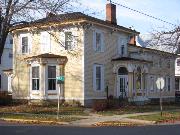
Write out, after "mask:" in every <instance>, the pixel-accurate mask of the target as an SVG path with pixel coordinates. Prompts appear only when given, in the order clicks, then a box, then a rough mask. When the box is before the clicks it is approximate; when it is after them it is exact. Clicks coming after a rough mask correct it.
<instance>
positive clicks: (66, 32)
mask: <svg viewBox="0 0 180 135" xmlns="http://www.w3.org/2000/svg"><path fill="white" fill-rule="evenodd" d="M68 33H71V34H70V35H71V36H70V37H71V40H67V39H70V38H67V36H66V34H68ZM73 42H74V38H73V32H72V31H65V32H64V48H65V50H72V49H73ZM67 43H71V44H70V46H69V45H67Z"/></svg>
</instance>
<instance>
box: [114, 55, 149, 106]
mask: <svg viewBox="0 0 180 135" xmlns="http://www.w3.org/2000/svg"><path fill="white" fill-rule="evenodd" d="M149 63H150V62H148V61H141V60H135V59H132V58H131V59H126V60H125V59H117V60H113V64H114V67H113V72H114V74H115V91H116V92H115V93H116V97H117V98H121V99H128V101H129V102H135V103H136V104H144V103H146V102H149V98H148V92H149V91H148V90H149V89H148V88H149V86H148V82H149V81H150V80H149V76H150V74H149V72H148V64H149Z"/></svg>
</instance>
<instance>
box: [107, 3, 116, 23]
mask: <svg viewBox="0 0 180 135" xmlns="http://www.w3.org/2000/svg"><path fill="white" fill-rule="evenodd" d="M106 21H107V22H109V23H111V24H117V20H116V5H114V4H112V3H111V2H110V3H107V4H106Z"/></svg>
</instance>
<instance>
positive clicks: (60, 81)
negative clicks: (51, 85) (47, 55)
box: [56, 76, 64, 119]
mask: <svg viewBox="0 0 180 135" xmlns="http://www.w3.org/2000/svg"><path fill="white" fill-rule="evenodd" d="M56 80H57V84H59V91H58V110H57V119H59V106H60V95H61V89H62V88H61V84H64V76H58V77H56Z"/></svg>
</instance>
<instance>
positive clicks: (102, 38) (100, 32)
mask: <svg viewBox="0 0 180 135" xmlns="http://www.w3.org/2000/svg"><path fill="white" fill-rule="evenodd" d="M97 34H100V49H98V47H97ZM93 48H94V51H95V52H98V53H100V52H104V34H103V32H102V31H101V30H95V31H94V32H93Z"/></svg>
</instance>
